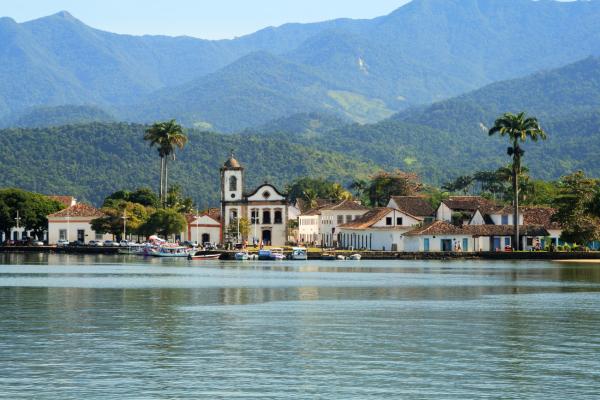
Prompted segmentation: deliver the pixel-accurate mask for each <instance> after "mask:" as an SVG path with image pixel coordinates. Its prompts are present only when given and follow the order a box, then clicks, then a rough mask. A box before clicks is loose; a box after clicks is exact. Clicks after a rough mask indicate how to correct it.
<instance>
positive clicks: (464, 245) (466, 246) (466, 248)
mask: <svg viewBox="0 0 600 400" xmlns="http://www.w3.org/2000/svg"><path fill="white" fill-rule="evenodd" d="M462 251H469V239H466V238H465V239H463V241H462Z"/></svg>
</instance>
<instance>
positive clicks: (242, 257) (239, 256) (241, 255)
mask: <svg viewBox="0 0 600 400" xmlns="http://www.w3.org/2000/svg"><path fill="white" fill-rule="evenodd" d="M249 258H250V256H249V255H248V252H247V251H240V252H239V253H235V259H236V260H238V261H246V260H248V259H249Z"/></svg>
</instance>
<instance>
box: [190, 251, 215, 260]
mask: <svg viewBox="0 0 600 400" xmlns="http://www.w3.org/2000/svg"><path fill="white" fill-rule="evenodd" d="M220 257H221V253H200V252H197V253H195V254H191V253H190V254H188V260H218V259H219V258H220Z"/></svg>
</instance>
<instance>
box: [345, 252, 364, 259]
mask: <svg viewBox="0 0 600 400" xmlns="http://www.w3.org/2000/svg"><path fill="white" fill-rule="evenodd" d="M361 258H362V256H361V255H360V254H358V253H357V254H352V255H351V256H350V257H348V260H355V261H360V259H361Z"/></svg>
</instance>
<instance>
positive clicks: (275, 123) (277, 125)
mask: <svg viewBox="0 0 600 400" xmlns="http://www.w3.org/2000/svg"><path fill="white" fill-rule="evenodd" d="M349 123H350V121H348V120H347V119H344V118H340V117H338V116H336V115H333V114H323V113H316V112H313V113H298V114H293V115H290V116H289V117H284V118H278V119H274V120H271V121H269V122H267V123H265V124H263V125H260V126H256V127H252V128H248V129H245V130H244V131H243V132H242V134H257V135H273V134H279V133H285V134H288V135H293V136H294V137H297V138H301V139H303V140H308V139H314V138H317V137H320V136H322V135H326V134H327V132H329V131H332V130H334V129H339V128H342V127H344V126H346V125H348V124H349Z"/></svg>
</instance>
